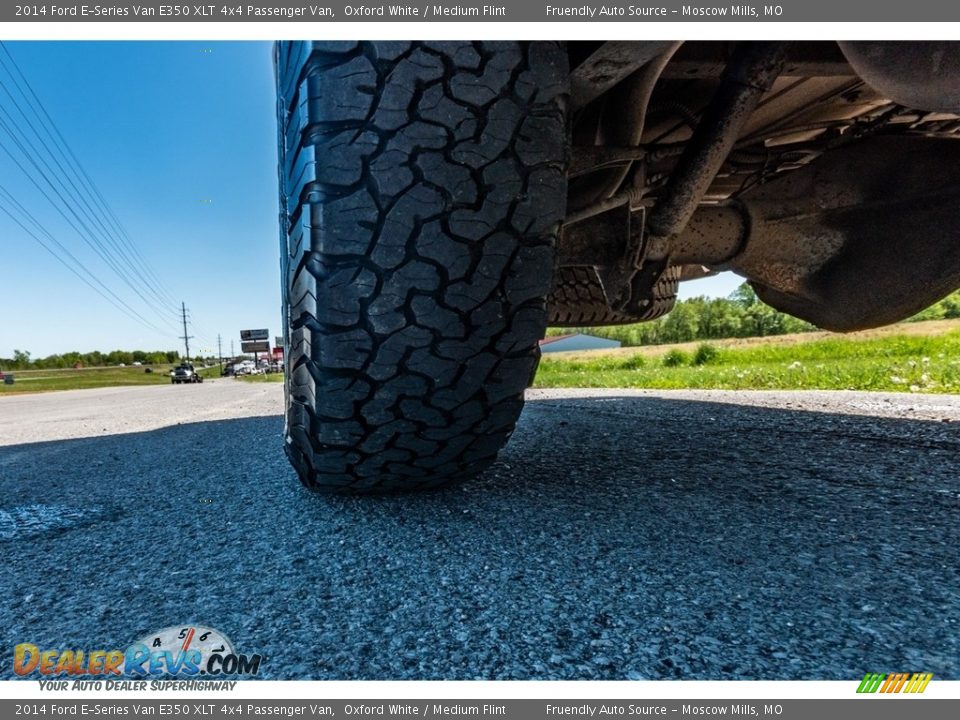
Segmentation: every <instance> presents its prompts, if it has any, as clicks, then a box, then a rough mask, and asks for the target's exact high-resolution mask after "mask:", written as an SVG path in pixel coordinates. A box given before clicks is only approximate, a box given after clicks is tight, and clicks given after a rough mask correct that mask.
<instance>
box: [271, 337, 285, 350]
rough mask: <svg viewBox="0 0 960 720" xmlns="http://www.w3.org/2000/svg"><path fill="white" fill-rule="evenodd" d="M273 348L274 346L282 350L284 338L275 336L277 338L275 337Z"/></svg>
mask: <svg viewBox="0 0 960 720" xmlns="http://www.w3.org/2000/svg"><path fill="white" fill-rule="evenodd" d="M273 346H274V347H278V348H282V347H283V338H282V337H280V336H279V335H275V336H274V337H273Z"/></svg>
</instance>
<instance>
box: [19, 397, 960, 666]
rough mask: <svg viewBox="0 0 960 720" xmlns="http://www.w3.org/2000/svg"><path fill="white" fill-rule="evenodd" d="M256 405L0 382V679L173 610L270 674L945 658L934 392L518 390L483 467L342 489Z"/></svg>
mask: <svg viewBox="0 0 960 720" xmlns="http://www.w3.org/2000/svg"><path fill="white" fill-rule="evenodd" d="M282 403H283V391H282V387H281V385H279V384H276V385H273V384H246V383H242V382H239V381H218V382H210V383H204V384H203V385H198V386H157V387H138V388H112V389H108V390H82V391H75V392H65V393H50V394H43V395H23V396H9V397H3V398H0V445H2V446H3V447H0V488H2V490H3V495H2V502H0V553H2V555H3V563H2V570H0V591H2V592H3V595H4V597H5V598H6V601H5V602H4V603H2V604H0V633H2V635H3V639H2V646H0V677H4V678H9V677H12V675H13V673H12V669H11V668H12V663H11V652H12V647H13V645H14V644H16V643H20V642H33V643H36V644H38V645H41V646H48V647H60V648H88V649H104V648H106V649H109V648H113V647H120V648H122V647H125V646H126V645H127V644H129V643H131V642H133V641H135V640H137V639H138V638H140V637H142V636H144V635H146V634H148V633H150V632H151V631H155V630H158V629H160V628H163V627H167V626H170V625H176V624H180V623H200V624H203V625H206V626H209V627H214V628H217V629H218V630H220V631H222V632H223V633H224V634H226V635H227V636H228V637H230V638H231V639H232V640H233V643H234V645H235V646H236V648H237V649H238V650H239V651H242V652H246V653H255V652H258V653H262V654H263V655H264V658H265V659H264V661H263V665H262V668H261V676H262V677H267V678H275V679H283V678H315V679H323V678H338V679H398V678H410V679H439V678H444V679H471V678H484V679H506V678H518V679H543V678H564V679H658V678H687V679H800V678H804V679H806V678H816V679H846V680H851V679H859V678H860V677H862V676H863V674H864V672H866V671H871V672H892V671H924V672H932V673H934V675H935V676H936V677H938V678H951V679H957V678H960V641H958V638H960V553H958V547H960V522H958V518H960V514H958V509H960V473H958V472H957V468H958V461H957V458H958V450H960V397H952V396H916V395H881V394H865V393H788V392H777V393H745V392H692V391H690V392H644V391H639V392H638V391H595V390H590V391H585V390H572V391H560V390H554V391H539V392H531V393H530V394H529V401H528V405H527V408H526V410H525V411H524V415H523V418H522V420H521V422H520V425H519V427H518V429H517V432H516V433H515V435H514V437H513V439H512V440H511V442H510V444H509V446H508V447H507V449H506V450H505V451H504V452H503V453H502V454H501V457H500V460H499V461H498V462H497V464H496V465H495V466H494V468H493V469H492V470H490V471H489V472H487V473H486V474H485V475H484V476H482V477H481V478H478V479H475V480H472V481H468V482H465V483H462V484H459V485H456V486H453V487H450V488H448V489H444V490H439V491H434V492H430V493H426V494H419V495H394V496H388V497H359V498H358V497H352V498H351V497H346V498H345V497H326V496H320V495H315V494H312V493H310V492H308V491H307V490H305V489H303V488H301V487H300V485H299V484H298V482H297V480H296V477H295V475H294V473H293V471H292V469H291V468H290V467H289V465H288V464H287V461H286V458H285V457H284V455H283V453H282V452H281V449H280V444H281V430H282V422H283V421H282V417H281V413H282Z"/></svg>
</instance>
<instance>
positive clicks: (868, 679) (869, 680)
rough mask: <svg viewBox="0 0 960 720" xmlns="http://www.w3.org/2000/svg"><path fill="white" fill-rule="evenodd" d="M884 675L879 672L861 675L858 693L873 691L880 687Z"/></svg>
mask: <svg viewBox="0 0 960 720" xmlns="http://www.w3.org/2000/svg"><path fill="white" fill-rule="evenodd" d="M884 677H886V676H885V675H881V674H880V673H867V674H866V675H864V676H863V680H861V681H860V687H858V688H857V692H858V693H875V692H876V691H877V690H878V689H879V688H880V683H882V682H883V678H884Z"/></svg>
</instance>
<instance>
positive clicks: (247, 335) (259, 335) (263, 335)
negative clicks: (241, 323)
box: [240, 328, 270, 340]
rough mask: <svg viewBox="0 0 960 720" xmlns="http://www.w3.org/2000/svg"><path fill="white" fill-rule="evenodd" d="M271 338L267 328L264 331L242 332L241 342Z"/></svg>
mask: <svg viewBox="0 0 960 720" xmlns="http://www.w3.org/2000/svg"><path fill="white" fill-rule="evenodd" d="M269 338H270V331H269V330H267V329H266V328H263V329H262V330H241V331H240V339H241V340H268V339H269Z"/></svg>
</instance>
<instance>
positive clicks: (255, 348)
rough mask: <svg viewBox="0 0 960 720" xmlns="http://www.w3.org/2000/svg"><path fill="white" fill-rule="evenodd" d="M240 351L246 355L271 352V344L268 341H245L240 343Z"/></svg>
mask: <svg viewBox="0 0 960 720" xmlns="http://www.w3.org/2000/svg"><path fill="white" fill-rule="evenodd" d="M240 350H241V351H243V352H245V353H265V352H270V343H268V342H267V341H266V340H245V341H243V342H241V343H240Z"/></svg>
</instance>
